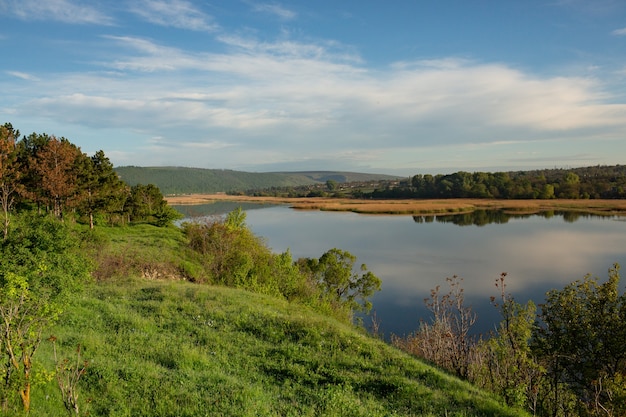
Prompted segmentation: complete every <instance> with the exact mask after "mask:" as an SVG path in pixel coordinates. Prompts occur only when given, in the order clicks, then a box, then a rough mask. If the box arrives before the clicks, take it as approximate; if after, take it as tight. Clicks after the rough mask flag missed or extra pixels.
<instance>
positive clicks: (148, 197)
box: [130, 184, 181, 226]
mask: <svg viewBox="0 0 626 417" xmlns="http://www.w3.org/2000/svg"><path fill="white" fill-rule="evenodd" d="M130 201H131V202H130V213H131V214H130V217H131V220H132V221H148V222H154V223H155V224H156V225H157V226H165V225H167V224H169V223H171V222H172V221H173V220H176V219H177V218H180V217H181V214H180V213H178V212H177V211H176V210H174V209H173V208H172V207H170V206H169V205H168V204H167V201H165V200H164V199H163V194H161V191H160V190H159V188H158V187H157V186H155V185H154V184H148V185H143V184H137V185H134V186H133V187H132V188H131V191H130Z"/></svg>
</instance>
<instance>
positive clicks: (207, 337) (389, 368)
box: [31, 225, 523, 416]
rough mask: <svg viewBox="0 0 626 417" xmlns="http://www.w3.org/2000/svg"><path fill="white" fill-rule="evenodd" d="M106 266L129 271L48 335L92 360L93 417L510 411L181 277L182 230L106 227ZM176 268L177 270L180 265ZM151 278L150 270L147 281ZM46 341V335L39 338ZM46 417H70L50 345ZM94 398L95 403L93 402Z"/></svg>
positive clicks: (88, 383) (331, 327)
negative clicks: (178, 275)
mask: <svg viewBox="0 0 626 417" xmlns="http://www.w3.org/2000/svg"><path fill="white" fill-rule="evenodd" d="M98 235H99V236H100V237H99V239H96V241H98V242H99V243H98V245H97V246H94V247H97V248H98V251H97V252H98V255H97V259H98V260H99V261H100V262H104V263H105V264H106V263H110V264H111V265H109V267H110V266H113V267H115V266H116V265H117V267H118V268H119V265H122V264H127V265H128V266H127V267H125V268H122V269H118V272H121V275H122V276H121V277H118V278H116V279H110V280H108V281H105V282H99V283H94V284H91V285H90V286H89V287H88V288H87V290H86V291H85V292H84V293H83V294H81V295H77V297H76V298H75V299H74V300H73V304H72V305H71V307H70V308H69V309H68V311H67V313H66V314H65V315H64V316H63V318H62V320H61V321H60V323H59V324H58V325H57V326H56V327H55V328H54V329H52V331H51V333H52V334H54V335H55V336H56V337H57V338H58V340H57V342H56V345H57V350H58V352H59V356H60V358H69V359H72V360H75V358H76V355H75V350H76V346H77V345H79V344H80V345H81V346H82V347H83V357H84V359H86V360H88V361H89V366H88V368H87V373H86V374H85V375H84V376H83V378H82V379H81V380H80V382H79V391H80V398H81V402H82V407H83V409H84V411H88V412H89V415H92V416H253V415H258V416H301V415H303V416H410V415H414V416H443V415H447V416H515V415H523V413H520V412H519V411H515V410H510V409H508V408H506V407H505V406H503V405H502V403H501V402H500V401H499V400H497V399H495V398H494V397H492V396H490V395H488V394H486V393H484V392H482V391H480V390H478V389H476V388H474V387H472V386H471V385H470V384H468V383H464V382H461V381H459V380H458V379H456V378H453V377H451V376H449V375H447V374H445V373H443V372H441V371H439V370H436V369H435V368H433V367H431V366H428V365H426V364H424V363H422V362H421V361H419V360H417V359H415V358H413V357H411V356H409V355H407V354H404V353H402V352H400V351H399V350H397V349H395V348H393V347H391V346H389V345H387V344H385V343H384V342H382V341H380V340H377V339H374V338H372V337H370V336H367V335H365V334H363V332H362V331H359V330H357V329H355V328H354V327H352V326H349V325H346V324H343V323H340V322H337V321H336V320H334V319H331V318H329V317H326V316H322V315H320V314H318V313H315V312H313V311H311V310H309V309H307V308H305V307H303V306H300V305H297V304H290V303H288V302H286V301H283V300H279V299H276V298H271V297H266V296H261V295H258V294H252V293H249V292H245V291H242V290H237V289H232V288H223V287H214V286H209V285H201V284H192V283H188V282H185V281H181V280H171V279H169V280H148V279H140V278H132V279H131V278H126V277H127V276H141V274H142V273H143V272H145V271H146V270H148V271H161V275H159V276H161V277H172V276H175V273H173V271H175V270H176V269H177V268H179V266H177V265H176V263H186V264H193V262H194V260H193V257H191V256H189V254H187V255H184V259H182V258H181V257H180V254H184V252H185V251H184V250H183V249H182V245H183V244H184V238H183V236H182V233H181V232H180V230H179V229H176V228H156V227H153V226H149V225H137V226H133V227H127V228H110V229H109V228H103V229H99V232H98ZM172 265H174V266H172ZM150 276H155V275H154V274H150ZM46 337H47V334H45V335H44V338H46ZM37 360H38V361H40V363H41V364H42V365H43V366H42V365H40V366H39V367H38V369H37V370H36V372H35V375H36V376H35V378H34V380H35V381H38V385H37V386H36V387H35V389H34V393H33V412H32V413H31V415H37V416H60V415H63V414H64V410H63V408H62V403H61V399H60V393H59V391H58V388H57V386H56V382H55V381H54V380H53V379H52V378H51V376H50V374H48V378H49V379H48V381H47V382H45V380H46V378H45V375H46V373H45V372H43V370H44V369H47V370H48V372H49V370H51V369H53V368H54V361H53V355H52V344H51V343H50V342H48V341H44V342H43V343H42V345H41V347H40V350H39V351H38V352H37ZM87 402H88V404H86V403H87Z"/></svg>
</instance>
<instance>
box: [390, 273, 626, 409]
mask: <svg viewBox="0 0 626 417" xmlns="http://www.w3.org/2000/svg"><path fill="white" fill-rule="evenodd" d="M506 276H507V274H506V273H503V274H501V275H500V277H499V278H498V279H496V282H495V286H496V289H497V295H496V296H493V297H491V302H492V304H493V305H494V307H495V308H497V309H498V310H499V312H500V314H501V317H502V320H501V322H500V324H499V326H498V327H497V330H496V331H494V332H493V333H492V334H490V335H487V336H486V337H480V338H478V337H476V336H473V335H472V332H471V326H472V325H473V324H474V322H475V320H476V314H475V313H473V311H472V309H471V307H468V306H467V305H466V304H465V302H464V292H463V286H462V279H461V278H459V277H456V276H455V277H452V278H448V279H447V283H448V285H449V290H448V291H447V292H446V291H444V290H442V289H441V287H439V286H438V287H436V288H435V289H433V290H432V292H431V294H430V297H429V298H427V299H426V300H425V302H426V305H427V307H428V309H429V310H430V311H431V313H432V317H431V320H430V321H422V322H421V324H420V326H419V328H418V329H417V330H416V331H415V332H413V333H412V334H410V335H408V336H404V337H398V336H393V337H392V342H393V343H394V344H395V345H396V346H398V347H400V348H402V349H404V350H406V351H408V352H410V353H413V354H415V355H417V356H420V357H422V358H424V359H426V360H428V361H430V362H432V363H434V364H436V365H438V366H440V367H442V368H444V369H447V370H449V371H450V372H453V373H455V374H456V375H458V376H459V377H461V378H464V379H467V380H469V381H471V382H472V383H474V384H476V385H478V386H480V387H482V388H485V389H487V390H490V391H493V392H495V393H497V394H498V395H500V396H502V398H504V399H505V401H506V402H507V404H509V405H514V406H518V407H524V408H526V409H528V410H529V411H531V412H532V413H533V415H537V416H547V417H561V416H590V417H591V416H593V417H596V416H598V417H599V416H607V417H620V416H626V350H625V349H624V342H625V341H626V293H623V292H622V293H621V294H620V286H619V280H620V276H619V265H617V264H616V265H614V266H613V267H612V268H610V269H609V273H608V279H607V280H606V281H605V282H600V281H599V279H598V278H597V277H592V276H591V275H587V276H585V277H584V278H583V279H582V280H577V281H575V282H573V283H571V284H569V285H567V286H566V287H565V288H563V289H561V290H557V289H554V290H551V291H549V292H548V293H547V294H546V301H545V302H544V303H542V304H540V305H539V306H538V307H539V308H537V306H536V305H535V304H534V303H533V302H532V301H528V302H527V303H525V304H520V303H518V302H517V301H515V299H514V297H513V296H512V295H511V294H509V293H508V292H507V291H506Z"/></svg>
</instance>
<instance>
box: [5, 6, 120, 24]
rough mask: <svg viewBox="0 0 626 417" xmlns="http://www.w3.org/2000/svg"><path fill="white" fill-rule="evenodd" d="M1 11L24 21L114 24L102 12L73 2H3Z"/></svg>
mask: <svg viewBox="0 0 626 417" xmlns="http://www.w3.org/2000/svg"><path fill="white" fill-rule="evenodd" d="M0 10H1V11H2V12H3V13H7V14H11V15H14V16H16V17H18V18H20V19H23V20H56V21H60V22H65V23H74V24H97V25H111V24H113V19H112V18H111V17H110V16H108V15H107V14H105V13H104V12H102V11H101V10H98V9H97V8H95V7H92V6H90V5H84V4H81V3H79V2H75V1H72V0H45V1H41V0H2V1H0Z"/></svg>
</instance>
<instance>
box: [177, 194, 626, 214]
mask: <svg viewBox="0 0 626 417" xmlns="http://www.w3.org/2000/svg"><path fill="white" fill-rule="evenodd" d="M165 199H166V201H167V202H168V204H170V205H198V204H211V203H214V202H217V201H235V202H236V201H241V202H249V203H261V204H286V205H289V206H290V207H292V208H294V209H299V210H326V211H351V212H355V213H362V214H420V215H428V214H454V213H468V212H472V211H475V210H504V211H508V212H512V213H520V214H521V213H527V214H532V213H539V212H544V211H576V212H581V213H588V214H597V215H620V216H626V200H562V199H554V200H496V199H464V198H454V199H432V200H431V199H429V200H418V199H407V200H359V199H348V198H328V197H311V198H304V197H303V198H282V197H250V196H243V195H227V194H188V195H176V196H166V197H165Z"/></svg>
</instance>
